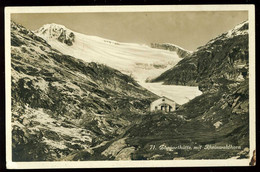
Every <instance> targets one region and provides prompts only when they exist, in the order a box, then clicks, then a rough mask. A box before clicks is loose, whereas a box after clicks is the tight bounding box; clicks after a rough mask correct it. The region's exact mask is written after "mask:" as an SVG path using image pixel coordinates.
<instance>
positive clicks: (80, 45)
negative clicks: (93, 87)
mask: <svg viewBox="0 0 260 172" xmlns="http://www.w3.org/2000/svg"><path fill="white" fill-rule="evenodd" d="M35 33H36V35H38V36H40V37H42V38H43V39H45V40H46V41H47V42H48V43H49V44H50V45H51V46H52V47H53V48H55V49H57V50H59V51H60V52H62V53H64V54H68V55H71V56H73V57H76V58H79V59H82V60H84V61H86V62H97V63H101V64H105V65H107V66H110V67H112V68H115V69H117V70H119V71H121V72H122V73H124V74H127V75H130V76H132V77H133V78H134V79H135V80H136V81H137V82H138V83H139V84H140V85H142V86H143V87H145V88H146V89H148V90H150V91H152V92H153V93H155V94H158V95H159V96H166V97H168V98H170V99H173V100H175V101H176V102H177V103H179V104H183V103H186V102H187V101H188V100H190V99H192V98H194V97H195V96H197V95H200V94H201V92H200V91H198V88H197V87H186V86H173V85H167V86H166V85H162V84H161V83H146V82H145V81H146V80H148V81H149V80H150V79H153V78H155V77H157V76H159V75H160V74H161V73H163V72H164V71H166V70H168V69H170V68H172V67H173V66H174V65H176V64H177V63H178V62H179V61H180V60H181V58H179V56H178V55H177V53H176V52H173V51H168V50H162V49H155V48H151V47H149V46H147V45H139V44H133V43H121V42H117V41H113V40H108V39H104V38H100V37H97V36H88V35H84V34H81V33H77V32H74V31H72V30H70V29H67V28H66V27H65V26H62V25H58V24H46V25H44V26H43V27H41V28H40V29H38V30H36V31H35ZM60 35H62V38H65V39H66V38H69V39H71V37H70V35H74V37H73V41H72V45H67V44H65V43H64V42H63V41H61V40H59V39H60V38H61V36H60Z"/></svg>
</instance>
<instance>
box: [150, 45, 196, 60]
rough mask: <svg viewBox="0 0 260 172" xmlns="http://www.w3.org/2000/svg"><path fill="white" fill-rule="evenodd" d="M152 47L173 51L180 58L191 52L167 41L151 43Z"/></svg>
mask: <svg viewBox="0 0 260 172" xmlns="http://www.w3.org/2000/svg"><path fill="white" fill-rule="evenodd" d="M151 47H152V48H158V49H163V50H169V51H174V52H176V53H177V55H178V56H179V57H180V58H185V57H188V56H190V55H191V54H192V52H191V51H188V50H185V49H183V48H181V47H179V46H177V45H174V44H169V43H151Z"/></svg>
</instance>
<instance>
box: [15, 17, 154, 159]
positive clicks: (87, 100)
mask: <svg viewBox="0 0 260 172" xmlns="http://www.w3.org/2000/svg"><path fill="white" fill-rule="evenodd" d="M64 35H66V34H64ZM72 37H73V36H71V34H69V40H71V41H72V42H73V39H72ZM60 41H63V42H67V44H70V43H68V39H67V36H64V37H62V38H60ZM11 65H12V68H11V76H12V80H11V81H12V88H11V89H12V92H11V94H12V148H13V150H12V152H13V160H14V161H43V160H48V161H52V160H61V159H64V158H65V157H66V158H68V155H70V154H72V153H73V152H74V151H82V152H85V153H88V154H89V155H93V154H94V152H95V151H94V149H95V148H98V147H99V145H100V144H102V143H103V144H104V143H105V142H106V141H107V140H111V139H113V138H115V137H117V136H118V135H121V134H122V133H123V131H124V128H125V127H127V126H129V125H130V124H131V123H132V122H133V120H132V119H134V117H135V116H138V115H141V114H142V113H143V111H145V109H146V108H148V107H149V103H150V102H151V100H153V99H155V98H156V96H155V95H154V94H152V93H151V92H149V91H147V90H145V89H144V88H142V87H141V86H140V85H138V84H137V82H136V81H134V80H133V78H131V77H129V76H127V75H125V74H122V73H121V72H119V71H118V70H115V69H112V68H110V67H107V66H105V65H102V64H96V63H93V62H92V63H87V62H84V61H82V60H79V59H76V58H74V57H71V56H69V55H64V54H62V53H60V52H59V51H58V50H56V49H53V48H52V47H51V46H50V45H49V44H48V43H47V42H46V41H45V40H44V39H42V38H40V37H38V36H36V35H35V34H34V33H33V32H32V31H30V30H28V29H26V28H24V27H23V26H21V25H18V24H16V23H14V22H12V23H11ZM133 116H134V117H133ZM71 160H79V159H77V157H75V158H74V159H73V158H72V159H71Z"/></svg>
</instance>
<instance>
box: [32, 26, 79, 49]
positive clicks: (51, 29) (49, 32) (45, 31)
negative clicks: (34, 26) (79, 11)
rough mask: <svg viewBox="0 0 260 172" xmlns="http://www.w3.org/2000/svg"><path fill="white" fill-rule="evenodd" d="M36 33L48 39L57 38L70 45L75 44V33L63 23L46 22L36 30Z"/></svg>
mask: <svg viewBox="0 0 260 172" xmlns="http://www.w3.org/2000/svg"><path fill="white" fill-rule="evenodd" d="M34 33H35V34H37V35H38V36H41V37H42V38H44V39H45V40H46V41H48V40H52V39H57V40H58V41H59V42H61V43H65V44H67V45H68V46H71V45H73V42H74V41H75V34H74V33H73V31H71V30H70V29H68V28H66V27H65V26H63V25H59V24H55V23H51V24H45V25H43V26H42V27H41V28H39V29H38V30H36V31H34Z"/></svg>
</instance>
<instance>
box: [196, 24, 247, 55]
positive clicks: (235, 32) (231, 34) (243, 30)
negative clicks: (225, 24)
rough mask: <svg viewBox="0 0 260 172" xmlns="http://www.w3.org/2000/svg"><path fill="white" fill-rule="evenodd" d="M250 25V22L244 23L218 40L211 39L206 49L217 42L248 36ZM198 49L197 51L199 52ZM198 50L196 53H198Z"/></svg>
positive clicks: (220, 36) (217, 38)
mask: <svg viewBox="0 0 260 172" xmlns="http://www.w3.org/2000/svg"><path fill="white" fill-rule="evenodd" d="M248 25H249V23H248V20H247V21H244V22H242V23H240V24H238V25H236V26H235V27H234V28H233V29H231V30H229V31H227V32H225V33H223V34H221V35H219V36H217V37H216V38H214V39H211V40H210V41H209V42H208V43H207V44H206V46H205V47H209V46H211V44H213V43H214V42H216V41H224V40H227V39H231V38H233V37H235V36H239V35H247V34H248V27H249V26H248ZM200 48H201V47H199V48H198V49H200ZM198 49H197V50H198ZM197 50H196V51H197Z"/></svg>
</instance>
